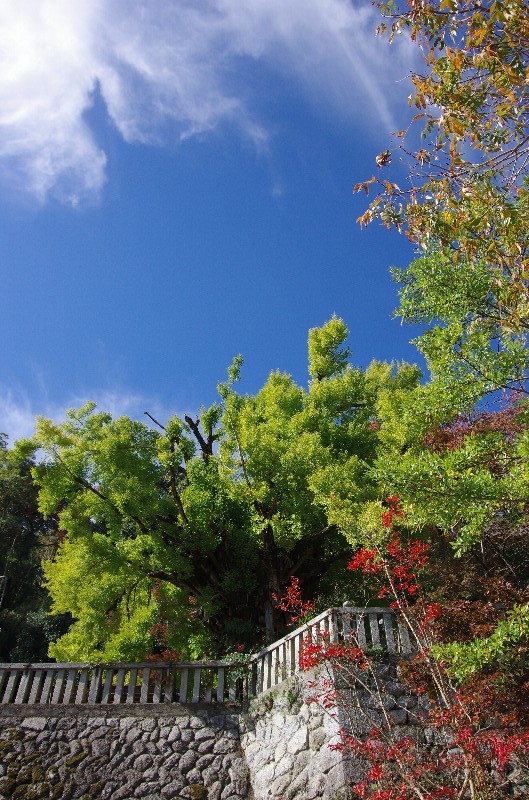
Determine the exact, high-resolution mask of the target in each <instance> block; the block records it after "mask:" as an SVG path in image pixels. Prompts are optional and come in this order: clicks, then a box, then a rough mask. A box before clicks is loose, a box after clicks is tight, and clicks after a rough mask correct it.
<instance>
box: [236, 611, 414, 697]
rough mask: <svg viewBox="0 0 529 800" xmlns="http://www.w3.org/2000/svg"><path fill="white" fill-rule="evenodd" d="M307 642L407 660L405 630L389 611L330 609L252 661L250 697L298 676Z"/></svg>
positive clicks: (408, 651)
mask: <svg viewBox="0 0 529 800" xmlns="http://www.w3.org/2000/svg"><path fill="white" fill-rule="evenodd" d="M306 641H310V642H318V641H328V642H342V643H347V642H350V643H353V644H355V645H357V646H358V647H360V648H361V649H362V650H364V651H369V650H382V651H385V652H387V653H390V654H394V655H400V656H404V657H406V656H408V655H411V653H412V645H411V642H410V637H409V634H408V630H407V628H406V627H405V626H404V625H403V624H402V623H401V622H400V621H399V620H398V618H397V614H396V613H395V612H394V611H393V610H392V609H390V608H354V607H353V606H348V605H344V606H342V607H341V608H329V609H327V611H324V612H323V613H322V614H320V615H319V616H317V617H314V619H311V620H310V622H308V623H307V624H306V625H303V626H302V627H300V628H297V629H296V630H295V631H292V633H289V634H288V635H287V636H284V637H283V639H279V641H277V642H274V643H273V644H270V645H268V647H265V648H264V649H263V650H261V651H260V652H259V653H257V655H255V656H254V657H253V658H252V662H251V663H252V672H251V677H250V694H252V695H258V694H260V693H261V692H263V691H266V690H267V689H270V688H271V687H272V686H275V685H276V684H278V683H280V682H281V681H283V680H285V678H287V677H288V676H289V675H293V674H295V673H296V672H299V654H300V651H301V649H302V647H303V643H304V642H306Z"/></svg>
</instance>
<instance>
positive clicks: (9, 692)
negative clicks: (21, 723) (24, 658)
mask: <svg viewBox="0 0 529 800" xmlns="http://www.w3.org/2000/svg"><path fill="white" fill-rule="evenodd" d="M18 675H19V671H18V670H16V669H13V670H12V671H11V673H10V675H9V678H8V679H7V686H6V689H5V692H4V696H3V698H2V703H12V702H13V698H14V696H15V687H16V681H17V678H18Z"/></svg>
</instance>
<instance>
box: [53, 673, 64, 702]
mask: <svg viewBox="0 0 529 800" xmlns="http://www.w3.org/2000/svg"><path fill="white" fill-rule="evenodd" d="M64 676H65V671H64V670H63V669H60V670H59V671H58V672H57V674H56V675H55V686H54V689H53V694H52V696H51V702H52V703H54V704H55V703H60V702H61V693H62V689H63V683H64Z"/></svg>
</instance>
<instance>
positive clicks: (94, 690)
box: [88, 667, 101, 705]
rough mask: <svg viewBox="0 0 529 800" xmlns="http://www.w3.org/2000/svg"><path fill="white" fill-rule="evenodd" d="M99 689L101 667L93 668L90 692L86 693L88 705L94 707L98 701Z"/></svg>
mask: <svg viewBox="0 0 529 800" xmlns="http://www.w3.org/2000/svg"><path fill="white" fill-rule="evenodd" d="M100 688H101V667H94V671H93V672H92V680H91V681H90V690H89V692H88V703H89V704H90V705H94V704H95V703H97V701H98V700H99V690H100Z"/></svg>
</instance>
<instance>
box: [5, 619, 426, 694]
mask: <svg viewBox="0 0 529 800" xmlns="http://www.w3.org/2000/svg"><path fill="white" fill-rule="evenodd" d="M307 639H309V640H311V641H317V640H318V639H320V640H323V641H329V642H344V643H347V642H352V643H354V644H356V645H357V646H358V647H360V648H361V649H362V650H370V649H373V650H382V651H386V652H388V653H390V654H394V655H399V656H408V655H410V654H411V652H412V646H411V643H410V638H409V635H408V631H407V629H406V627H405V626H404V625H403V624H402V623H401V621H400V620H399V618H398V616H397V614H396V613H395V612H394V611H393V610H392V609H390V608H357V607H353V606H347V605H345V606H343V607H340V608H329V609H327V610H326V611H323V612H322V613H321V614H318V615H317V616H316V617H314V618H313V619H311V620H309V622H307V623H306V624H305V625H301V626H300V627H299V628H296V630H294V631H292V632H291V633H288V634H287V635H286V636H283V638H282V639H279V640H278V641H276V642H273V644H270V645H267V647H264V648H263V649H262V650H260V652H259V653H256V654H255V655H254V656H252V657H251V659H250V660H249V663H248V667H247V669H244V668H243V669H242V670H241V665H237V664H229V663H227V662H225V661H195V662H189V661H185V662H183V661H182V662H176V661H173V662H171V661H164V662H150V661H141V662H137V663H130V662H127V663H125V662H117V663H108V664H92V663H88V662H82V663H75V664H73V663H63V664H48V663H44V664H42V663H35V664H34V663H27V664H0V704H4V705H5V704H11V703H13V704H15V705H26V704H30V705H33V704H36V705H44V704H52V705H55V704H59V705H64V704H72V705H81V704H89V705H94V704H103V705H106V704H112V705H117V704H133V703H149V704H151V703H154V704H156V703H173V702H179V703H200V702H206V703H226V702H241V701H242V700H244V699H245V698H247V697H248V696H249V695H258V694H260V693H261V692H263V691H266V690H267V689H270V688H272V687H273V686H275V685H277V684H278V683H280V682H281V681H282V680H284V679H285V678H287V677H289V676H290V675H293V674H295V673H297V672H299V656H300V653H301V651H302V648H303V644H304V642H305V641H306V640H307ZM241 672H242V673H243V674H241Z"/></svg>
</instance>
